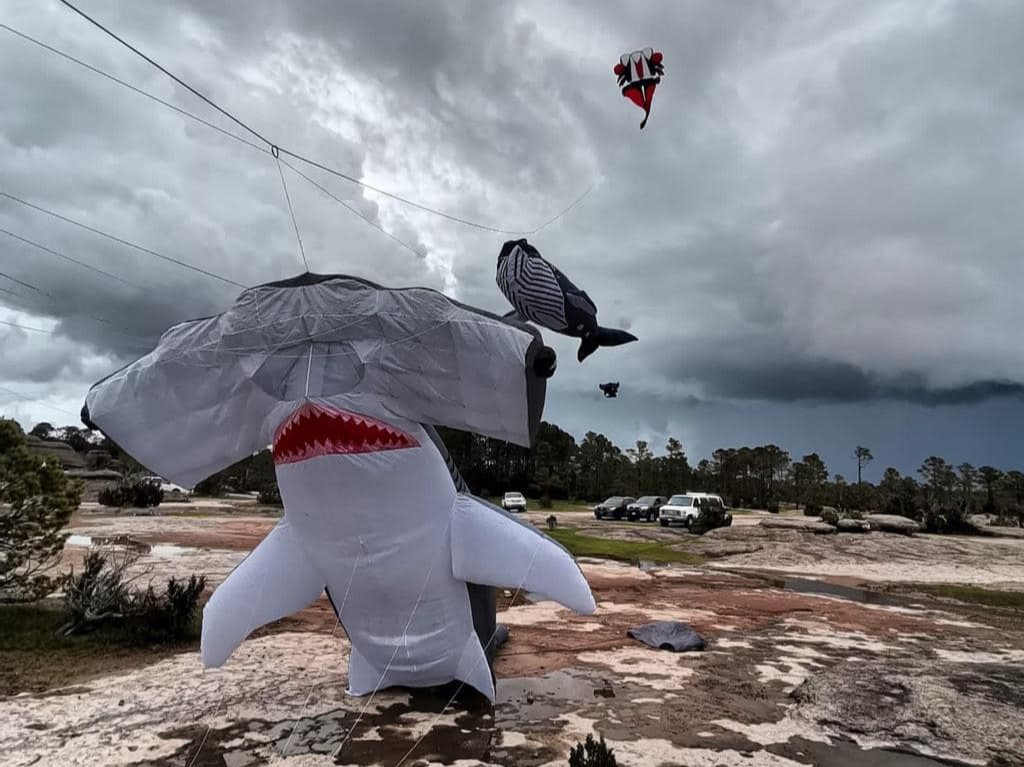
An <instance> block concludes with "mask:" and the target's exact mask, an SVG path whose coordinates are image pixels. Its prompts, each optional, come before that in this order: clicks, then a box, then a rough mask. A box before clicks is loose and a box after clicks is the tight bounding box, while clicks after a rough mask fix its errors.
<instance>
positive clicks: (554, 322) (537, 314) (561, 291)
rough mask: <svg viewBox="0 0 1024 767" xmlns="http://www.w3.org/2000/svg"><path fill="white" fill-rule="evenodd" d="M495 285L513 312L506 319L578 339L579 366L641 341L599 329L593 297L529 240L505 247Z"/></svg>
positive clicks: (623, 332) (628, 335) (626, 335)
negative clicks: (604, 349)
mask: <svg viewBox="0 0 1024 767" xmlns="http://www.w3.org/2000/svg"><path fill="white" fill-rule="evenodd" d="M495 281H496V282H497V283H498V288H499V289H500V290H501V292H502V293H503V294H504V296H505V298H507V299H508V301H509V303H510V304H512V306H513V307H514V310H513V311H512V312H509V314H508V315H506V316H509V317H511V316H513V315H514V316H517V317H518V318H519V319H521V320H529V321H530V322H534V323H536V324H538V325H540V326H541V327H545V328H547V329H548V330H553V331H555V332H556V333H562V334H564V335H567V336H572V337H574V338H579V339H580V348H579V351H578V352H577V354H576V357H577V359H578V360H579V361H580V362H583V360H585V359H586V358H587V357H589V356H590V355H591V354H593V353H594V352H595V351H596V350H597V349H598V347H600V346H619V345H620V344H626V343H629V342H631V341H636V340H637V338H636V336H634V335H632V334H631V333H627V332H626V331H624V330H615V329H612V328H605V327H601V326H600V325H598V324H597V306H596V305H595V304H594V302H593V301H592V300H590V296H588V295H587V294H586V293H585V292H584V291H582V290H580V289H579V288H578V287H576V286H575V285H574V284H573V283H572V281H571V280H570V279H569V278H568V277H566V276H565V275H564V274H563V273H562V272H561V271H559V269H558V267H556V266H555V265H554V264H552V263H551V262H549V261H548V260H546V259H545V258H544V257H543V256H541V254H540V251H539V250H537V248H535V247H534V246H533V245H531V244H530V243H528V242H527V241H526V240H510V241H508V242H506V243H505V244H504V245H503V246H502V248H501V252H500V253H499V254H498V266H497V272H496V274H495Z"/></svg>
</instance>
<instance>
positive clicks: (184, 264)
mask: <svg viewBox="0 0 1024 767" xmlns="http://www.w3.org/2000/svg"><path fill="white" fill-rule="evenodd" d="M0 197H5V198H7V199H8V200H11V201H13V202H16V203H18V204H20V205H24V206H25V207H28V208H32V210H35V211H38V212H40V213H45V214H46V215H48V216H52V217H53V218H56V219H59V220H60V221H63V222H65V223H67V224H73V225H74V226H77V227H79V228H81V229H85V230H86V231H88V232H92V233H93V234H98V235H100V236H101V237H106V238H107V239H108V240H113V241H114V242H116V243H119V244H121V245H126V246H128V247H129V248H134V249H135V250H138V251H141V252H142V253H146V254H148V255H150V256H154V257H156V258H159V259H162V260H164V261H168V262H170V263H172V264H176V265H178V266H180V267H183V268H185V269H190V270H192V271H193V272H198V273H199V274H205V275H206V276H207V277H213V278H214V279H216V280H220V281H221V282H226V283H228V284H229V285H235V286H236V287H239V288H245V287H246V286H245V285H243V284H242V283H240V282H235V281H234V280H232V279H231V278H230V277H224V276H223V275H220V274H217V273H215V272H211V271H209V270H207V269H203V268H202V267H201V266H195V265H194V264H190V263H188V262H187V261H182V260H180V259H177V258H173V257H172V256H167V255H164V254H163V253H158V252H157V251H155V250H152V249H150V248H147V247H145V246H143V245H138V244H137V243H134V242H130V241H129V240H125V239H123V238H121V237H118V236H117V235H114V234H110V232H104V231H103V230H102V229H97V228H95V227H93V226H89V225H88V224H83V223H82V222H81V221H76V220H75V219H73V218H68V217H67V216H64V215H61V214H60V213H57V212H56V211H52V210H50V209H49V208H44V207H43V206H42V205H37V204H35V203H31V202H29V201H28V200H23V199H22V198H20V197H17V196H16V195H13V194H10V193H9V192H5V191H3V190H0ZM0 231H4V230H2V229H0ZM4 233H5V234H10V232H4ZM11 236H12V237H17V235H11ZM18 239H22V238H20V237H18ZM63 257H64V258H66V256H63ZM103 274H106V275H107V276H108V277H114V279H116V280H121V282H127V281H126V280H122V279H121V278H120V277H115V276H114V275H112V274H108V273H107V272H103ZM128 284H129V285H132V284H133V283H130V282H129V283H128ZM135 287H142V286H141V285H136V286H135Z"/></svg>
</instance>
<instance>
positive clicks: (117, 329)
mask: <svg viewBox="0 0 1024 767" xmlns="http://www.w3.org/2000/svg"><path fill="white" fill-rule="evenodd" d="M8 292H10V291H8ZM11 295H13V296H16V297H17V298H22V299H24V296H20V295H18V294H16V293H11ZM51 304H52V305H53V306H56V305H57V304H56V302H55V301H54V302H51ZM0 306H6V307H7V308H8V309H11V310H12V311H23V310H22V309H19V308H17V307H14V306H11V305H10V304H0ZM36 307H37V308H41V307H39V304H36ZM43 311H45V309H43ZM65 314H66V315H67V318H70V317H80V318H82V319H87V320H93V321H94V322H102V323H103V324H104V325H110V328H109V330H112V331H113V332H114V333H117V334H118V335H119V336H124V337H125V338H131V339H134V340H136V341H145V342H146V343H147V344H149V343H152V340H153V339H152V338H151V337H147V336H140V335H138V334H137V333H132V332H131V331H130V329H129V328H126V327H124V326H123V325H114V324H113V322H111V321H110V320H108V319H107V318H106V317H100V316H98V315H96V314H88V313H84V312H74V311H70V312H65ZM0 324H3V325H9V326H10V327H12V328H19V329H21V330H31V331H33V332H36V333H44V334H46V335H48V336H59V335H61V334H60V333H59V332H58V331H56V330H46V329H45V328H33V327H29V326H27V325H21V324H19V323H17V322H11V321H10V320H0ZM135 348H136V349H143V348H146V349H148V348H149V347H142V346H137V347H135Z"/></svg>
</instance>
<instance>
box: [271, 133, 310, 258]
mask: <svg viewBox="0 0 1024 767" xmlns="http://www.w3.org/2000/svg"><path fill="white" fill-rule="evenodd" d="M270 154H271V155H272V156H273V158H274V162H276V163H277V174H278V175H279V176H280V177H281V187H282V188H283V189H284V199H285V202H287V203H288V213H289V215H291V217H292V226H293V227H295V239H296V240H298V241H299V255H300V256H302V265H303V266H304V267H306V274H309V261H307V260H306V249H305V248H304V247H303V246H302V235H301V234H299V222H298V221H296V220H295V208H293V207H292V197H291V195H290V194H288V182H287V181H285V179H284V168H282V167H281V150H280V149H278V148H277V147H276V146H275V145H273V144H271V145H270Z"/></svg>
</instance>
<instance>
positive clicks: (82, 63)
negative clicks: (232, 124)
mask: <svg viewBox="0 0 1024 767" xmlns="http://www.w3.org/2000/svg"><path fill="white" fill-rule="evenodd" d="M0 29H3V30H6V31H7V32H10V33H11V34H13V35H17V36H18V37H20V38H22V39H23V40H25V41H27V42H30V43H32V44H33V45H37V46H39V47H40V48H43V49H44V50H46V51H49V52H50V53H53V54H56V55H57V56H60V57H61V58H64V59H67V60H68V61H70V62H72V63H74V64H77V65H78V66H80V67H83V68H85V69H88V70H89V71H90V72H94V73H95V74H98V75H99V76H100V77H105V78H106V79H108V80H110V81H112V82H114V83H117V84H118V85H120V86H122V87H124V88H127V89H128V90H130V91H132V92H133V93H137V94H139V95H140V96H144V97H146V98H147V99H149V100H150V101H153V102H156V103H157V104H160V105H161V106H164V107H167V108H168V109H172V110H174V111H175V112H177V113H178V114H179V115H181V116H182V117H187V118H188V119H190V120H193V121H195V122H197V123H199V124H200V125H204V126H206V127H207V128H211V129H213V130H215V131H217V132H218V133H220V134H222V135H223V136H226V137H227V138H230V139H233V140H235V141H237V142H239V143H240V144H244V145H245V146H247V147H249V148H251V149H255V150H256V151H257V152H262V153H263V154H270V155H272V154H273V152H272V150H270V149H267V148H265V147H262V146H260V145H259V144H257V143H255V142H253V141H250V140H249V139H247V138H244V137H242V136H239V135H238V134H237V133H232V132H231V131H228V130H225V129H224V128H222V127H220V126H219V125H216V124H215V123H212V122H210V121H209V120H205V119H203V118H202V117H200V116H199V115H197V114H195V113H194V112H189V111H188V110H187V109H182V108H181V107H179V106H177V105H175V104H172V103H171V102H169V101H165V100H164V99H162V98H160V97H159V96H155V95H153V94H152V93H150V92H148V91H144V90H143V89H142V88H137V87H136V86H134V85H132V84H131V83H129V82H126V81H124V80H122V79H120V78H118V77H115V76H114V75H112V74H110V73H109V72H104V71H103V70H102V69H100V68H98V67H94V66H93V65H92V64H89V63H87V62H85V61H82V60H81V59H79V58H76V57H74V56H72V55H70V54H68V53H65V52H64V51H62V50H59V49H58V48H54V47H53V46H52V45H47V44H46V43H44V42H43V41H42V40H37V39H36V38H34V37H32V36H31V35H27V34H25V33H24V32H20V31H18V30H17V29H14V28H12V27H9V26H7V25H6V24H0ZM281 163H282V164H283V165H285V166H287V167H288V168H289V169H290V170H291V171H292V172H293V173H295V174H297V175H299V176H301V177H302V178H304V179H305V180H306V181H307V182H309V183H310V184H312V185H313V186H315V187H316V188H317V189H319V190H320V191H321V192H323V193H324V194H325V195H327V196H328V197H330V198H331V199H332V200H334V201H335V202H336V203H338V204H339V205H341V206H343V207H344V208H345V209H346V210H348V211H349V212H350V213H352V214H354V215H356V216H359V218H361V219H362V220H363V221H365V222H366V223H367V224H369V225H370V226H372V227H373V228H374V229H376V230H378V231H379V232H381V233H382V234H384V235H386V236H387V237H389V238H391V239H392V240H394V241H395V242H396V243H398V244H399V245H401V246H402V247H403V248H405V249H406V250H408V251H410V252H411V253H414V254H415V255H416V256H417V257H419V258H426V253H424V252H423V251H421V250H417V249H416V248H414V247H413V246H412V245H410V244H409V243H407V242H405V241H404V240H402V239H401V238H399V237H396V236H395V235H393V234H392V233H391V232H389V231H388V230H387V229H385V228H384V227H383V226H381V225H380V224H378V223H377V222H376V221H374V220H373V219H372V218H370V217H369V216H367V215H365V214H363V213H361V212H360V211H359V210H358V209H357V208H354V207H353V206H352V205H349V204H348V203H347V202H345V201H344V200H342V199H341V198H340V197H338V196H337V195H335V194H334V193H332V192H331V191H329V190H328V189H326V188H325V187H324V186H322V185H321V184H319V183H318V182H317V181H315V180H314V179H312V178H310V177H309V176H307V175H306V174H305V173H303V172H302V171H301V170H299V169H298V168H296V167H295V166H294V165H292V164H291V163H289V162H288V161H287V160H282V161H281ZM588 191H589V190H588ZM575 204H576V203H574V205H575ZM564 212H568V211H564ZM544 226H545V227H546V226H547V224H545V225H544ZM541 228H542V229H543V228H544V227H541ZM538 231H539V230H538Z"/></svg>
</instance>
